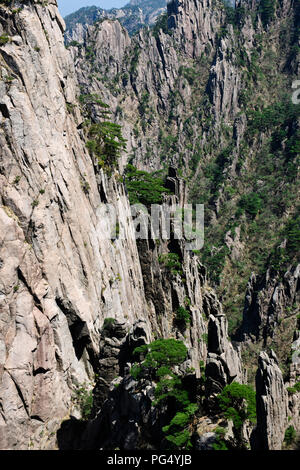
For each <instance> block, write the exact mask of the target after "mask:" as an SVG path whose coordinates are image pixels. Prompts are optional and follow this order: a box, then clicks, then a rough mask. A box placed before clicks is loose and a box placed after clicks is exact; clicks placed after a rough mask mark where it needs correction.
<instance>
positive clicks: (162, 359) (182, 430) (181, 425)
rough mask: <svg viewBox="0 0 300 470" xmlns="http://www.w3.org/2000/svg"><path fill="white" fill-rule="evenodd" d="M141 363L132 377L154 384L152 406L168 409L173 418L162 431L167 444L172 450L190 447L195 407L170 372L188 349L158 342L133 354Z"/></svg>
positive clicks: (173, 342)
mask: <svg viewBox="0 0 300 470" xmlns="http://www.w3.org/2000/svg"><path fill="white" fill-rule="evenodd" d="M134 354H135V355H139V356H140V358H141V360H140V362H139V363H138V364H135V365H134V366H133V367H132V369H131V374H132V376H133V377H134V378H135V379H136V380H138V379H142V378H143V377H144V376H147V377H149V376H150V377H151V378H152V380H155V381H156V382H157V385H156V389H155V401H154V403H153V404H154V405H155V406H160V405H170V406H171V409H175V410H176V412H175V415H174V417H173V418H172V420H171V421H170V424H169V425H167V426H164V427H163V428H162V431H163V433H164V434H165V438H166V440H167V441H168V442H169V445H170V446H171V448H173V449H189V448H190V447H191V440H190V438H191V431H190V429H189V428H190V422H191V420H192V418H193V416H194V415H195V413H196V412H197V409H198V406H197V405H196V404H194V403H191V402H190V400H189V393H188V391H187V390H186V389H185V388H184V386H183V383H182V379H181V377H180V376H178V375H177V374H176V373H174V371H173V367H174V366H178V365H180V364H182V363H183V362H184V361H185V359H186V356H187V348H186V346H185V345H184V344H183V343H182V341H178V340H175V339H172V338H170V339H159V340H156V341H153V342H152V343H151V344H147V345H143V346H140V347H138V348H136V349H135V350H134Z"/></svg>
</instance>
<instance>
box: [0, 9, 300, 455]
mask: <svg viewBox="0 0 300 470" xmlns="http://www.w3.org/2000/svg"><path fill="white" fill-rule="evenodd" d="M255 8H256V7H255V6H254V7H253V6H251V5H248V4H246V3H243V4H239V5H238V6H237V9H236V17H235V19H234V21H233V20H232V19H230V18H229V19H228V17H229V13H231V14H232V10H228V11H227V10H225V9H224V6H223V4H221V3H219V2H212V1H210V0H199V1H197V2H196V1H190V0H185V1H178V0H175V1H173V2H171V3H170V4H169V5H168V16H167V17H166V23H165V26H164V27H163V29H159V28H157V27H156V28H154V30H153V31H152V30H149V29H142V30H140V31H139V32H138V33H137V35H136V36H134V37H130V36H129V35H128V33H127V31H126V30H125V29H124V28H123V27H122V26H121V25H120V23H119V22H118V21H112V20H105V21H102V22H100V23H96V24H95V25H92V26H89V27H88V28H87V31H86V32H85V36H84V38H83V42H82V44H81V45H75V46H74V44H73V45H70V46H67V48H65V45H64V39H63V31H64V22H63V20H62V18H61V17H60V15H59V13H58V10H57V4H56V1H54V0H53V1H50V2H48V5H46V4H43V2H39V1H33V0H32V1H23V2H17V1H16V2H2V3H1V2H0V54H1V62H0V65H1V68H0V70H1V80H0V87H1V92H0V112H1V127H0V143H1V151H0V181H1V185H0V198H1V199H0V203H1V204H0V237H1V238H0V286H1V287H0V314H1V316H0V318H1V329H0V334H1V336H0V379H1V387H0V390H1V392H0V403H1V406H0V419H1V421H0V447H1V448H5V449H7V448H18V449H20V448H21V449H28V448H30V449H31V448H33V449H52V448H57V446H58V447H59V448H70V447H73V448H74V447H75V448H89V449H90V448H100V447H104V448H117V447H119V448H121V449H122V448H125V449H134V448H145V447H148V448H157V447H159V446H160V443H161V442H162V439H163V436H164V434H163V433H162V426H164V425H167V424H168V423H169V422H170V419H172V413H173V414H174V410H173V409H172V407H170V406H169V407H168V406H165V407H162V408H159V407H158V406H155V404H154V400H153V398H154V396H153V394H154V390H155V387H156V386H157V383H155V380H153V377H152V378H151V377H147V376H146V377H144V378H143V380H142V381H141V379H139V377H133V376H132V375H131V366H132V364H133V362H135V360H136V359H134V358H133V356H132V353H133V350H134V348H135V347H136V346H141V345H143V344H148V343H149V342H151V341H153V340H154V339H157V338H165V339H167V338H170V337H171V338H176V339H178V340H180V341H183V342H184V344H185V345H186V347H187V350H188V355H187V358H186V359H185V361H184V362H183V364H182V365H181V366H180V367H179V372H178V373H179V376H180V377H182V380H183V381H186V382H187V384H188V385H189V388H190V390H191V394H192V395H193V397H191V399H192V400H194V401H196V402H197V403H198V405H199V410H200V411H199V410H198V412H197V413H198V414H196V424H195V423H194V428H193V438H192V445H193V448H195V449H202V448H209V442H210V440H212V441H213V442H214V440H215V441H216V439H217V434H216V432H215V431H216V429H217V428H218V426H219V425H220V423H221V424H222V422H223V421H222V418H221V415H220V414H219V411H217V412H216V409H215V407H216V402H215V396H216V394H218V393H220V392H221V391H222V389H223V388H224V386H225V385H227V384H230V383H231V382H232V381H233V380H237V381H238V382H241V383H243V382H247V380H249V377H248V378H247V374H246V373H245V370H244V368H245V366H247V368H248V369H249V371H250V372H251V374H252V377H251V381H253V377H254V375H255V371H256V369H257V356H258V354H259V353H260V351H262V350H267V351H268V354H269V356H268V354H267V353H266V352H262V353H261V354H260V357H259V369H258V372H257V378H256V382H257V411H258V420H257V423H258V426H257V429H255V428H254V426H253V425H251V424H250V423H246V425H245V426H244V427H243V435H244V439H245V442H246V443H247V446H248V447H249V446H250V444H251V446H252V447H253V448H257V447H258V448H265V449H279V448H281V447H282V442H283V438H284V433H285V430H286V428H287V427H288V425H293V427H294V428H295V429H296V430H297V432H299V431H300V423H299V390H298V391H297V390H296V391H295V392H293V393H289V394H288V392H287V387H290V388H292V387H293V386H294V385H295V384H297V383H299V364H297V363H296V364H295V363H292V364H289V363H287V364H286V370H285V371H284V375H285V377H283V376H282V371H281V370H280V368H279V367H278V360H277V358H276V355H275V354H274V352H272V351H271V348H273V349H274V337H275V347H277V349H278V350H277V351H276V353H277V355H278V357H279V359H280V360H281V361H282V363H284V362H285V359H286V357H285V355H286V354H290V351H291V345H292V342H293V344H294V345H295V343H297V341H298V343H299V319H297V314H298V312H299V268H297V266H296V261H297V253H296V251H295V249H294V247H293V246H292V249H291V248H290V244H291V240H290V239H289V238H288V237H287V239H286V240H285V244H286V245H285V246H286V253H285V252H284V256H285V259H284V260H283V261H282V263H281V264H280V266H279V268H280V269H275V268H276V266H274V262H272V258H271V261H270V259H269V258H268V259H267V260H264V262H263V263H261V262H259V261H258V260H257V259H254V260H253V252H258V253H259V252H260V251H263V252H264V253H266V254H267V257H269V256H270V255H271V252H272V250H275V251H274V253H275V260H277V258H276V257H277V256H278V254H277V251H276V249H277V246H278V245H279V243H280V242H282V239H280V237H279V238H275V239H274V238H273V240H272V243H270V240H268V236H266V235H264V237H262V238H264V240H263V241H262V242H259V243H258V242H257V239H256V236H257V233H258V231H259V230H260V231H263V230H264V229H265V225H266V224H268V225H269V226H270V227H271V231H272V234H273V233H277V232H279V233H280V236H282V237H284V234H285V232H280V230H281V231H282V230H283V228H282V227H285V225H288V224H289V223H291V222H290V221H291V220H293V219H295V218H296V220H297V200H298V201H299V199H297V198H298V196H299V181H298V180H297V174H296V173H297V172H296V170H295V169H296V167H297V160H296V158H297V157H299V152H298V150H297V147H296V146H297V145H298V144H297V142H298V140H297V139H298V138H299V114H298V115H297V112H296V111H294V108H292V114H289V113H286V114H284V115H283V118H282V117H281V116H280V118H279V120H278V123H279V124H278V126H277V127H276V129H275V131H274V129H271V128H270V127H268V126H267V124H265V116H263V117H260V116H259V115H258V113H259V112H262V110H264V109H265V108H266V107H268V106H270V105H271V104H273V103H274V102H276V100H278V99H279V97H280V90H282V89H283V87H284V86H285V87H286V89H287V90H289V89H290V88H291V84H292V81H293V79H294V78H297V74H299V52H298V50H297V47H294V46H295V45H297V44H299V38H298V36H296V33H295V34H293V31H294V30H293V29H291V28H290V29H288V27H286V28H285V26H286V25H288V24H289V25H291V24H295V25H297V24H298V23H297V22H298V21H299V5H298V3H297V2H291V1H289V0H287V1H284V2H282V3H280V4H278V8H277V10H276V14H275V15H274V17H272V23H271V25H270V26H268V25H267V24H264V20H263V17H261V16H259V15H258V17H256V16H255V15H256V14H257V13H256V9H255ZM254 17H255V18H256V20H255V21H256V22H255V21H254V20H253V18H254ZM295 31H296V29H295ZM73 39H74V38H73ZM78 40H80V41H82V38H78ZM270 41H272V44H273V45H274V47H273V49H272V54H273V55H272V57H270V55H271V54H270V50H271V49H270ZM287 41H288V42H287ZM287 43H288V44H289V45H290V46H291V47H290V50H291V53H290V54H288V55H287V56H286V59H284V60H281V59H280V60H279V57H280V54H281V51H282V48H283V44H287ZM277 45H281V47H279V46H278V49H276V46H277ZM268 54H269V55H268ZM268 60H269V62H268ZM263 67H265V68H266V69H263ZM267 70H268V74H269V75H268V79H265V78H263V77H265V74H266V71H267ZM247 93H248V95H247ZM249 93H250V96H249ZM96 95H97V96H100V97H101V100H102V101H103V102H105V103H107V104H108V105H109V107H110V109H111V110H112V112H113V114H112V118H113V120H114V121H115V122H117V123H119V124H121V125H122V127H123V135H124V136H125V137H126V138H127V154H126V153H125V152H124V153H123V154H122V156H121V158H120V159H119V162H118V165H116V166H115V167H114V168H111V169H110V171H107V168H105V167H104V168H103V167H102V168H101V166H100V167H99V165H98V164H97V163H95V159H94V157H93V153H92V152H89V151H88V149H87V143H88V139H89V137H88V130H87V124H86V121H87V118H88V119H90V120H91V121H92V122H99V121H101V119H102V111H103V108H102V107H101V106H100V107H99V105H98V104H97V103H94V104H92V105H91V106H90V110H89V116H87V115H86V109H85V107H84V106H83V104H82V103H83V102H84V100H85V97H88V96H96ZM80 98H81V99H80ZM96 101H97V100H96ZM249 101H251V103H252V104H251V106H252V108H253V110H254V112H256V113H257V114H255V115H248V114H247V113H248V109H249V106H248V105H249ZM246 105H247V106H248V107H247V109H246ZM293 113H294V114H293ZM259 118H260V119H261V120H260V121H259ZM258 121H259V125H260V126H263V128H259V133H258V132H257V129H256V127H255V126H254V124H252V123H253V122H254V123H255V125H257V122H258ZM264 125H266V126H267V127H266V128H265V127H264ZM251 126H252V127H251ZM253 126H254V127H253ZM249 129H250V131H249ZM251 131H252V133H251ZM280 131H282V132H283V131H284V132H285V134H284V144H282V143H281V141H280V144H279V143H278V141H279V140H280V135H281V136H282V134H280V135H279V136H278V133H279V132H280ZM247 132H248V133H249V132H250V134H249V135H248V134H247ZM276 132H277V134H276ZM274 134H275V135H274ZM270 139H271V145H273V151H274V154H272V155H273V157H274V161H275V168H274V167H272V168H271V170H272V172H273V173H274V175H275V178H276V180H275V182H274V181H271V182H270V181H268V179H267V178H265V173H266V172H267V173H268V172H270V169H265V168H264V169H263V170H262V169H261V155H262V152H265V151H266V150H265V149H266V146H267V145H270V144H269V141H270ZM276 139H277V140H276ZM281 139H282V137H281ZM276 145H277V147H276ZM295 148H296V150H293V149H295ZM291 149H292V150H291ZM267 161H268V160H267ZM128 162H130V163H132V164H134V165H135V166H136V167H138V168H139V169H145V170H148V171H149V170H160V169H163V175H164V176H165V178H166V180H165V184H166V185H168V183H167V182H168V179H169V183H170V187H171V188H172V191H171V193H172V194H170V195H166V196H165V201H167V202H168V203H172V202H173V203H175V202H177V203H179V204H181V205H182V204H183V203H184V201H187V200H190V201H194V202H204V203H205V204H207V206H208V208H207V214H206V217H207V220H206V225H207V226H208V227H209V229H206V231H207V235H206V237H207V238H208V241H209V243H210V244H211V240H213V243H214V244H215V246H214V245H213V246H211V247H210V248H211V250H210V252H209V253H207V252H205V254H204V255H203V254H202V253H201V252H200V253H190V252H187V251H185V249H184V246H182V245H181V244H180V243H177V242H176V243H174V240H171V242H170V243H166V242H165V241H164V240H155V239H152V238H151V237H150V238H149V239H148V240H142V241H137V242H136V240H134V238H133V236H132V233H133V229H134V225H133V220H132V217H131V213H130V207H129V200H128V197H127V196H128V195H127V190H126V188H125V187H124V179H123V177H122V174H123V171H124V168H125V166H126V164H127V163H128ZM268 162H269V161H268ZM282 162H285V164H284V165H283V168H284V170H283V172H281V171H280V163H282ZM175 168H176V169H175ZM277 170H278V173H277ZM259 171H261V173H259ZM179 175H180V176H179ZM257 175H259V177H261V178H262V181H263V184H262V183H259V181H258V180H257ZM259 184H261V185H262V186H263V190H264V191H265V192H266V191H268V192H269V194H271V195H272V198H273V200H274V198H275V196H276V195H277V188H278V187H280V193H279V196H280V197H281V196H282V194H284V193H285V192H286V191H287V188H288V189H289V199H288V200H284V207H283V208H282V209H281V210H280V208H279V207H278V205H276V204H275V208H274V211H273V208H272V210H270V206H269V205H265V206H262V203H260V204H261V205H260V213H259V214H258V211H257V213H255V214H253V210H252V205H251V204H250V205H249V201H248V200H246V202H245V201H244V206H243V202H242V203H241V199H242V198H243V196H245V194H246V195H248V194H252V193H254V192H257V185H258V186H259ZM245 188H247V190H245ZM259 200H260V201H265V199H264V198H263V192H259ZM247 202H248V205H247ZM102 203H110V204H112V205H113V206H115V207H116V208H117V212H118V227H119V230H123V231H125V233H126V236H125V237H124V238H123V237H118V236H117V237H115V238H107V235H106V228H107V227H106V222H105V217H103V212H102V211H101V207H102V206H101V204H102ZM239 208H240V209H241V211H240V212H241V213H240V215H236V216H235V217H232V215H234V214H235V211H238V209H239ZM245 208H246V209H245ZM255 210H256V209H254V211H255ZM268 211H269V212H271V214H272V215H273V213H274V214H275V216H276V217H273V219H272V220H271V221H269V220H267V221H265V219H264V217H265V216H266V214H267V213H268ZM272 211H273V212H272ZM254 223H256V227H254V226H253V224H254ZM282 233H283V234H282ZM294 241H295V240H294V239H292V242H293V243H294ZM225 242H226V247H227V248H226V253H225V254H224V257H223V258H224V259H223V258H222V255H223V253H222V250H223V249H224V248H223V245H224V243H225ZM260 243H261V245H262V246H259V244H260ZM218 250H219V251H218ZM220 251H221V256H220V257H221V258H222V259H221V263H220V264H219V261H218V263H216V260H215V259H214V256H216V254H217V255H218V253H219V252H220ZM174 252H176V255H177V257H178V258H177V257H176V260H180V269H179V268H178V266H177V265H176V263H175V267H173V268H171V269H170V263H169V264H168V263H167V262H165V261H166V260H169V258H168V256H169V254H172V253H174ZM273 256H274V255H273ZM220 257H219V258H220ZM219 258H218V257H217V260H219ZM205 265H208V268H209V270H208V271H209V272H208V275H207V273H206V268H205ZM252 270H254V271H256V272H257V271H258V270H260V272H259V273H257V276H258V279H256V277H255V275H254V274H253V275H252V276H251V279H250V281H249V284H248V287H247V293H246V302H245V309H244V320H243V322H242V321H241V320H242V304H243V300H244V299H243V297H244V296H245V291H246V283H247V282H248V280H249V277H250V273H251V271H252ZM261 274H262V278H261V277H260V275H261ZM212 287H215V288H216V289H217V291H218V294H219V295H220V298H221V300H222V302H223V303H224V306H225V311H226V316H227V317H228V318H229V321H231V322H234V321H235V320H236V314H234V315H233V314H232V313H234V312H236V310H237V311H238V323H236V324H234V326H235V327H237V326H239V330H238V331H237V332H236V335H235V336H234V339H235V340H239V342H236V341H234V342H233V344H232V343H231V341H230V339H229V338H228V332H227V318H226V316H225V315H224V313H223V307H222V305H221V303H220V301H219V300H218V299H217V296H216V294H215V292H214V290H213V289H212ZM233 299H234V300H233ZM230 302H231V304H230ZM179 309H183V310H181V312H183V311H184V312H186V313H185V314H187V313H188V315H189V320H188V321H187V322H186V323H185V324H184V325H182V324H178V321H176V314H178V311H179ZM234 309H235V310H234ZM281 323H282V324H284V325H285V324H288V328H284V325H283V330H285V333H286V336H284V334H283V331H281V329H280V326H281ZM233 330H234V329H233ZM298 343H297V344H298ZM270 347H271V348H270ZM295 347H296V348H299V344H298V346H295ZM254 350H255V353H256V356H253V357H254V359H255V361H253V357H251V358H249V357H247V356H251V355H252V352H253V351H254ZM241 357H242V358H243V362H241ZM251 361H253V363H252V362H251ZM204 369H205V379H206V380H205V383H204V382H203V373H204ZM94 385H95V388H94V405H93V412H92V415H91V416H90V419H89V420H84V421H82V418H83V416H82V409H80V406H76V405H77V404H78V403H77V401H78V391H79V392H80V390H81V391H82V390H83V391H84V392H85V391H86V390H89V389H91V388H92V387H93V386H94ZM76 400H77V401H76ZM274 401H275V402H276V401H277V402H278V403H280V404H281V405H280V406H279V407H277V408H276V409H275V408H274V405H273V403H274ZM120 404H121V405H120ZM123 404H124V406H123ZM126 404H127V405H126ZM278 409H279V412H278ZM297 410H298V412H297ZM273 429H276V430H277V431H276V433H273V431H272V430H273ZM225 432H226V437H227V441H228V442H231V443H232V448H236V447H237V444H236V440H235V436H234V433H233V431H232V425H231V424H230V420H229V422H228V423H227V422H226V423H225ZM73 433H75V434H73ZM74 435H75V436H76V439H73V436H74ZM271 435H272V436H273V437H272V438H271V437H270V436H271ZM78 436H79V437H78ZM251 436H252V437H251ZM257 436H259V437H257Z"/></svg>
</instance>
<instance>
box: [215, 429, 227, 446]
mask: <svg viewBox="0 0 300 470" xmlns="http://www.w3.org/2000/svg"><path fill="white" fill-rule="evenodd" d="M215 433H216V442H215V443H214V444H213V450H228V447H227V445H226V442H225V439H224V437H225V434H226V430H225V429H224V428H222V427H221V426H218V427H217V428H216V429H215Z"/></svg>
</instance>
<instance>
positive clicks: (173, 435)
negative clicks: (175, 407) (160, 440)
mask: <svg viewBox="0 0 300 470" xmlns="http://www.w3.org/2000/svg"><path fill="white" fill-rule="evenodd" d="M197 409H198V407H197V405H196V404H194V403H190V404H189V405H187V406H186V407H185V408H184V411H179V412H178V413H176V415H175V416H174V418H173V419H172V420H171V422H170V424H169V425H167V426H164V427H163V428H162V430H163V432H164V433H165V434H166V439H167V440H168V441H169V442H170V443H171V444H172V445H173V446H174V447H175V448H177V449H184V450H188V449H190V448H191V447H192V444H191V433H190V431H189V429H188V426H189V424H190V421H191V419H192V418H193V416H194V415H195V413H196V411H197Z"/></svg>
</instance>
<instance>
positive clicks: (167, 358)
mask: <svg viewBox="0 0 300 470" xmlns="http://www.w3.org/2000/svg"><path fill="white" fill-rule="evenodd" d="M134 354H140V355H143V356H144V360H143V361H142V363H141V367H142V368H144V369H153V370H154V371H157V372H158V374H159V373H160V369H161V367H164V366H167V367H171V366H174V365H179V364H182V362H183V361H184V360H185V359H186V355H187V348H186V346H185V345H184V344H183V343H182V342H181V341H177V340H175V339H173V338H170V339H158V340H156V341H153V342H152V343H150V344H145V345H143V346H140V347H138V348H136V349H135V350H134Z"/></svg>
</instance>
